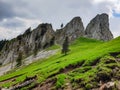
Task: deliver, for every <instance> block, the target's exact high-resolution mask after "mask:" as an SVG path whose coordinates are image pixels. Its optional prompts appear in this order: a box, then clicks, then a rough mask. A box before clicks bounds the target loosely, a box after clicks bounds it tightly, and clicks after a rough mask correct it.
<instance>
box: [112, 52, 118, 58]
mask: <svg viewBox="0 0 120 90" xmlns="http://www.w3.org/2000/svg"><path fill="white" fill-rule="evenodd" d="M119 54H120V52H114V53H110V55H111V56H113V57H116V56H117V55H119Z"/></svg>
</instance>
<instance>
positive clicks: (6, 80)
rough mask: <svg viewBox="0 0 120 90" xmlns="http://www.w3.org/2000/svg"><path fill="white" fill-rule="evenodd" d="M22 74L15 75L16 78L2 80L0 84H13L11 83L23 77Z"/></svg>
mask: <svg viewBox="0 0 120 90" xmlns="http://www.w3.org/2000/svg"><path fill="white" fill-rule="evenodd" d="M24 74H25V73H24ZM24 74H20V75H16V76H14V77H11V78H8V79H5V80H2V81H0V84H3V83H6V82H7V83H8V82H13V81H15V80H16V78H17V77H19V76H22V75H24Z"/></svg>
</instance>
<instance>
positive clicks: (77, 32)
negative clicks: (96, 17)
mask: <svg viewBox="0 0 120 90" xmlns="http://www.w3.org/2000/svg"><path fill="white" fill-rule="evenodd" d="M84 35H85V32H84V26H83V22H82V20H81V18H80V17H75V18H73V19H72V20H71V21H70V22H69V23H68V24H67V25H66V26H65V27H64V28H62V29H58V30H57V31H56V42H57V43H58V44H62V43H63V40H64V39H65V37H66V36H68V37H69V41H73V40H75V39H76V38H78V37H80V36H84Z"/></svg>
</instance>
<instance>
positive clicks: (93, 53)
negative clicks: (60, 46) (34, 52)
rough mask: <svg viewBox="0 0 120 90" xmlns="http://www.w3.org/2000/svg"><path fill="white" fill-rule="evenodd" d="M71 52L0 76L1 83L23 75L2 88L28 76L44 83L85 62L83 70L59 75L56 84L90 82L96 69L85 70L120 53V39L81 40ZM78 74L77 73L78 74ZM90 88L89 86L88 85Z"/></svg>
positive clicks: (74, 45) (78, 40)
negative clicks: (66, 79) (67, 81)
mask: <svg viewBox="0 0 120 90" xmlns="http://www.w3.org/2000/svg"><path fill="white" fill-rule="evenodd" d="M53 48H54V47H53ZM70 50H71V51H70V52H69V54H68V55H66V56H64V55H61V53H60V51H59V52H58V53H57V54H56V55H53V56H51V57H49V58H48V59H43V60H42V61H41V60H40V61H37V62H34V63H32V64H30V65H28V66H25V67H22V68H20V69H16V70H13V71H11V73H9V74H6V75H4V76H0V81H3V80H6V79H9V78H12V77H15V76H17V75H21V76H19V77H17V78H16V80H15V81H13V82H11V81H10V82H7V83H2V84H1V85H0V86H3V87H9V86H11V85H13V84H16V83H19V82H22V81H23V80H24V79H25V77H26V76H34V75H37V76H38V82H43V81H44V80H45V79H46V78H47V77H49V76H50V75H53V74H55V73H57V72H59V70H60V69H61V68H65V67H66V66H69V65H70V64H71V65H76V64H77V63H80V62H82V61H85V62H84V64H83V68H77V69H75V72H70V73H68V74H59V75H57V76H56V77H57V78H58V81H57V83H56V86H57V87H61V85H62V84H64V79H65V77H68V78H69V79H71V80H73V79H74V80H78V79H79V78H85V81H86V82H88V81H89V77H87V76H88V75H93V74H95V72H96V69H91V70H89V71H88V72H86V73H84V75H83V74H82V73H80V72H82V71H83V70H84V69H85V68H87V69H89V68H91V67H90V65H91V64H92V63H93V62H94V60H96V59H98V58H100V57H103V56H105V55H107V54H109V53H111V52H120V37H118V38H116V39H114V40H111V41H109V42H101V41H97V40H93V39H86V38H79V39H77V40H76V41H75V42H73V44H72V45H70ZM76 72H77V73H76ZM88 86H89V85H88Z"/></svg>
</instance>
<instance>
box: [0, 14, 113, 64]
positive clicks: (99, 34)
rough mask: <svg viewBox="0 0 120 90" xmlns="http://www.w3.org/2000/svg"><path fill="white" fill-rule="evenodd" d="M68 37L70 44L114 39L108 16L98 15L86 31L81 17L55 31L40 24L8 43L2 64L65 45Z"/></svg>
mask: <svg viewBox="0 0 120 90" xmlns="http://www.w3.org/2000/svg"><path fill="white" fill-rule="evenodd" d="M66 36H68V38H69V42H72V41H73V40H75V39H76V38H78V37H81V36H83V37H88V38H95V39H98V40H103V41H108V40H111V39H112V38H113V35H112V33H111V32H110V29H109V18H108V15H107V14H101V15H97V16H96V17H95V18H93V19H92V20H91V21H90V23H89V24H88V26H87V27H86V30H84V26H83V22H82V20H81V18H80V17H75V18H73V19H72V20H71V21H70V22H69V23H68V24H67V25H65V27H63V28H61V29H58V30H56V31H54V30H53V28H52V25H51V24H47V23H46V24H40V25H39V26H38V27H37V28H35V29H34V30H31V28H28V29H27V30H26V31H25V33H24V34H22V35H19V36H18V37H16V38H14V39H12V40H9V41H7V42H6V44H5V45H4V47H3V48H2V50H1V53H0V63H2V64H3V65H4V64H8V63H10V62H15V61H16V59H17V57H18V55H19V53H22V56H23V58H25V57H28V56H29V55H31V54H33V53H34V50H35V49H37V50H38V51H40V50H43V49H45V48H47V47H50V46H52V45H54V43H57V44H63V41H64V39H65V37H66Z"/></svg>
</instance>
